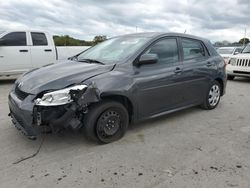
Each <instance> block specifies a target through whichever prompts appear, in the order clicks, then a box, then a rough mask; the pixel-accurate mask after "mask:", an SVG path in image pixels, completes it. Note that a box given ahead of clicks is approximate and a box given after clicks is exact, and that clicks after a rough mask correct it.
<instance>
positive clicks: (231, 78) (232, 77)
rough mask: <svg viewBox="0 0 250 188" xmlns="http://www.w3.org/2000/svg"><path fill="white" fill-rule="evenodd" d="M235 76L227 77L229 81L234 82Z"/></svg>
mask: <svg viewBox="0 0 250 188" xmlns="http://www.w3.org/2000/svg"><path fill="white" fill-rule="evenodd" d="M234 77H235V76H232V75H227V79H228V80H233V79H234Z"/></svg>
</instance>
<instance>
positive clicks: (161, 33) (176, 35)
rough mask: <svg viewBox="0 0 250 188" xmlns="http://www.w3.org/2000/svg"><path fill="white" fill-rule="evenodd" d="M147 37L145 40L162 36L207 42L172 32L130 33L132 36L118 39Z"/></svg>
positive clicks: (127, 35)
mask: <svg viewBox="0 0 250 188" xmlns="http://www.w3.org/2000/svg"><path fill="white" fill-rule="evenodd" d="M129 36H131V37H147V38H155V37H161V36H162V37H163V36H174V37H186V38H192V39H197V40H202V41H208V40H207V39H205V38H202V37H197V36H194V35H189V34H185V33H173V32H144V33H132V34H126V35H121V36H119V37H129Z"/></svg>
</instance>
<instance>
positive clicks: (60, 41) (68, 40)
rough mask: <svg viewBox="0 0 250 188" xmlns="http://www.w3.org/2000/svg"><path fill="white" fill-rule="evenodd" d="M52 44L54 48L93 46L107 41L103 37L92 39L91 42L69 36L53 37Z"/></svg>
mask: <svg viewBox="0 0 250 188" xmlns="http://www.w3.org/2000/svg"><path fill="white" fill-rule="evenodd" d="M53 39H54V42H55V45H56V46H94V45H96V44H98V43H100V42H102V41H104V40H107V37H106V36H105V35H98V36H95V37H94V38H93V40H91V41H86V40H79V39H75V38H73V37H70V36H69V35H63V36H58V35H55V36H53Z"/></svg>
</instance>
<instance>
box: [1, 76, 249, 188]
mask: <svg viewBox="0 0 250 188" xmlns="http://www.w3.org/2000/svg"><path fill="white" fill-rule="evenodd" d="M12 84H13V82H11V81H1V82H0V125H1V126H0V151H1V154H0V174H1V175H0V187H11V188H12V187H32V188H33V187H108V188H111V187H192V188H194V187H199V188H200V187H207V188H211V187H216V188H220V187H240V188H242V187H243V188H249V187H250V160H249V159H250V123H249V122H250V86H249V84H250V79H245V78H238V79H236V80H235V81H228V85H227V94H226V95H225V96H224V97H223V98H222V100H221V102H220V104H219V106H218V107H217V108H216V109H215V110H212V111H206V110H202V109H200V108H198V107H196V108H191V109H187V110H184V111H181V112H177V113H174V114H170V115H167V116H164V117H161V118H157V119H154V120H150V121H146V122H143V123H139V124H135V125H131V126H130V129H129V130H128V132H127V134H126V135H125V137H124V138H123V139H121V140H119V141H117V142H115V143H111V144H107V145H96V144H95V143H91V142H88V141H87V140H86V139H85V138H84V137H83V136H82V133H79V132H69V131H68V132H63V133H60V134H59V135H52V134H48V135H46V136H45V140H44V143H43V145H42V148H41V150H40V153H39V154H38V155H37V156H35V157H34V158H30V159H28V160H25V161H23V162H20V163H18V164H13V163H14V162H15V161H17V160H18V159H20V158H22V157H25V156H28V155H31V154H33V153H34V152H35V151H36V150H37V149H38V147H39V145H40V143H41V140H42V139H41V138H39V139H37V140H36V141H31V140H28V139H27V138H25V137H24V136H23V135H22V134H21V133H20V132H18V131H17V130H16V128H15V127H14V126H13V125H12V124H11V121H10V118H9V117H8V116H7V115H8V106H7V95H8V91H9V90H10V87H11V85H12Z"/></svg>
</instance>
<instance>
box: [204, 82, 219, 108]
mask: <svg viewBox="0 0 250 188" xmlns="http://www.w3.org/2000/svg"><path fill="white" fill-rule="evenodd" d="M220 97H221V85H220V84H219V82H217V81H214V82H213V83H212V84H211V86H210V87H209V89H208V91H207V95H206V98H205V100H204V102H203V104H202V105H201V106H202V108H204V109H207V110H212V109H214V108H216V106H217V105H218V104H219V102H220Z"/></svg>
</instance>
